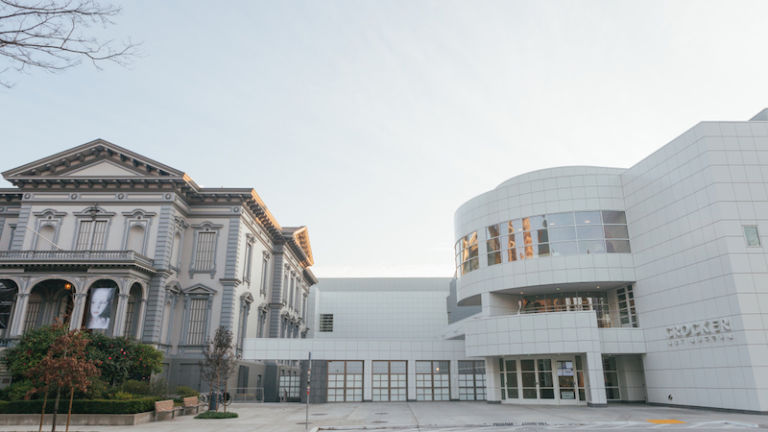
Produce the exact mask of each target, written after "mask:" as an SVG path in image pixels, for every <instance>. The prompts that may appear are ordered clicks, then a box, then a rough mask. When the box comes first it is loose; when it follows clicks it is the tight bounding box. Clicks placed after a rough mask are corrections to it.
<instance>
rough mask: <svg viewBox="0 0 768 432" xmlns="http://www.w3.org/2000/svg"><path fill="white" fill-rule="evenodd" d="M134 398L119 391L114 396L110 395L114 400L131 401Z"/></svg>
mask: <svg viewBox="0 0 768 432" xmlns="http://www.w3.org/2000/svg"><path fill="white" fill-rule="evenodd" d="M135 398H136V396H134V395H132V394H130V393H126V392H121V391H119V392H116V393H115V394H114V395H112V399H115V400H131V399H135Z"/></svg>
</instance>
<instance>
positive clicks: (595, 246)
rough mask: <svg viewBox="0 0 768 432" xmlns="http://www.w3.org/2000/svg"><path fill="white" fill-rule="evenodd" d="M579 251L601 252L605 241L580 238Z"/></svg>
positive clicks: (603, 250)
mask: <svg viewBox="0 0 768 432" xmlns="http://www.w3.org/2000/svg"><path fill="white" fill-rule="evenodd" d="M579 252H581V253H582V254H601V253H605V241H603V240H581V241H579Z"/></svg>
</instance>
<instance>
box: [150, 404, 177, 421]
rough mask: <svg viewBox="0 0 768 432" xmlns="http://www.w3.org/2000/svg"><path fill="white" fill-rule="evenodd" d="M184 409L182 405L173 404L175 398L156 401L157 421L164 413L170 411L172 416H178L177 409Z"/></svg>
mask: <svg viewBox="0 0 768 432" xmlns="http://www.w3.org/2000/svg"><path fill="white" fill-rule="evenodd" d="M181 410H183V408H182V407H175V406H173V399H168V400H164V401H157V402H155V421H157V418H158V417H159V416H160V414H162V413H166V412H170V413H171V418H174V417H176V411H181Z"/></svg>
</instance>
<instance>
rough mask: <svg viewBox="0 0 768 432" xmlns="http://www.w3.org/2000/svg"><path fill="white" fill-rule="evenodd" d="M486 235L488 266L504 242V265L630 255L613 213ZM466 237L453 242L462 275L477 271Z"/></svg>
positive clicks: (537, 221)
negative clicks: (579, 256) (566, 257)
mask: <svg viewBox="0 0 768 432" xmlns="http://www.w3.org/2000/svg"><path fill="white" fill-rule="evenodd" d="M604 221H605V224H604V223H603V222H604ZM745 229H746V228H745ZM754 230H756V227H755V228H754ZM486 233H487V240H486V242H487V243H486V249H487V251H488V253H487V262H488V265H489V266H491V265H496V264H499V263H501V262H502V261H503V258H502V254H503V250H502V249H501V247H502V243H505V245H504V248H505V250H506V254H504V255H506V256H507V261H508V262H512V261H517V260H523V259H528V258H535V257H546V256H558V255H575V254H587V253H589V254H594V253H606V252H607V253H630V247H629V231H628V229H627V225H626V215H625V214H624V212H623V211H617V210H604V211H601V210H594V211H579V212H564V213H553V214H549V215H546V216H544V215H537V216H529V217H524V218H521V219H512V220H510V221H507V232H506V235H507V239H506V242H504V241H503V240H502V238H501V237H502V234H501V225H500V224H496V225H490V226H488V227H486ZM746 233H747V231H745V235H746ZM473 234H474V233H473ZM755 236H756V233H755V234H754V235H753V237H755ZM469 237H470V236H467V237H465V238H464V239H462V240H460V241H459V243H461V242H462V241H464V242H465V244H464V245H463V246H462V245H461V244H459V243H457V248H456V252H457V255H456V265H457V266H459V267H460V268H461V269H462V272H463V273H466V272H467V271H471V270H474V269H475V268H477V267H476V263H477V261H476V260H473V259H472V258H471V257H470V256H469V254H470V253H471V252H467V247H469V248H470V249H469V250H470V251H471V250H472V249H471V246H468V244H469V243H471V239H470V242H469V243H467V240H466V239H467V238H469ZM606 239H607V240H608V241H607V242H606V241H605V240H606ZM755 241H757V242H759V236H758V237H756V239H753V240H752V241H751V243H754V242H755ZM758 244H759V243H758ZM472 256H474V255H472Z"/></svg>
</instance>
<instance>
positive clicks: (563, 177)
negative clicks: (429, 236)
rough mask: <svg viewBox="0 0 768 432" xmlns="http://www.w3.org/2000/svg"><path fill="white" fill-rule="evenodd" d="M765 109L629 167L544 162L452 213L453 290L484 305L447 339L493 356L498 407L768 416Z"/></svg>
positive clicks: (709, 127)
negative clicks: (639, 408)
mask: <svg viewBox="0 0 768 432" xmlns="http://www.w3.org/2000/svg"><path fill="white" fill-rule="evenodd" d="M765 119H766V117H765V116H764V115H763V116H762V117H761V116H759V115H758V116H757V117H755V118H754V119H753V120H751V121H749V122H703V123H700V124H698V125H696V126H694V127H693V128H691V129H690V130H689V131H687V132H685V133H684V134H683V135H681V136H680V137H678V138H677V139H675V140H673V141H672V142H670V143H669V144H667V145H666V146H664V147H662V148H661V149H660V150H658V151H657V152H655V153H653V154H652V155H650V156H649V157H647V158H646V159H644V160H643V161H641V162H640V163H638V164H637V165H635V166H633V167H631V168H628V169H616V168H601V167H584V166H579V167H561V168H552V169H545V170H540V171H535V172H531V173H528V174H523V175H519V176H516V177H513V178H511V179H509V180H507V181H505V182H504V183H502V184H500V185H499V186H498V187H496V188H495V189H493V190H491V191H489V192H486V193H484V194H481V195H479V196H477V197H475V198H473V199H471V200H469V201H467V202H466V203H464V204H463V205H462V206H461V207H459V209H458V210H457V211H456V214H455V240H456V248H455V251H454V252H455V256H456V270H457V298H458V300H459V303H460V304H462V305H481V306H482V312H481V313H480V314H478V315H477V316H474V317H471V318H469V319H466V320H464V321H462V322H459V323H455V324H453V325H452V326H451V327H450V329H449V331H448V332H447V333H446V336H447V337H451V338H458V337H461V335H463V336H464V338H465V348H466V353H467V355H468V356H470V357H476V358H477V357H482V358H484V359H485V364H486V372H487V379H488V389H487V395H488V400H489V401H498V400H500V401H502V402H512V403H528V402H537V403H541V402H554V403H573V402H574V399H575V400H576V401H578V402H581V401H586V402H588V403H589V404H594V405H600V404H604V403H606V402H607V401H610V400H646V401H648V402H652V403H660V404H671V405H688V406H703V407H716V408H727V409H741V410H749V411H760V412H765V411H768V386H766V384H765V383H766V382H768V364H767V363H766V359H768V336H766V335H767V334H768V290H767V289H766V287H767V286H768V254H767V253H766V251H765V240H764V237H763V236H762V235H761V234H763V233H765V232H768V122H766V121H765ZM570 214H573V216H572V217H571V216H569V215H570ZM598 220H599V222H600V223H598ZM563 221H567V222H566V223H567V224H572V225H573V229H570V228H568V229H565V228H563V227H562V224H563ZM600 225H602V228H600ZM601 230H602V233H603V237H599V234H600V232H601ZM564 233H565V234H564ZM569 236H571V237H569ZM566 246H567V247H566ZM571 376H577V378H575V379H571V378H570V377H571ZM582 382H583V383H582ZM563 389H565V391H563Z"/></svg>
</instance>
